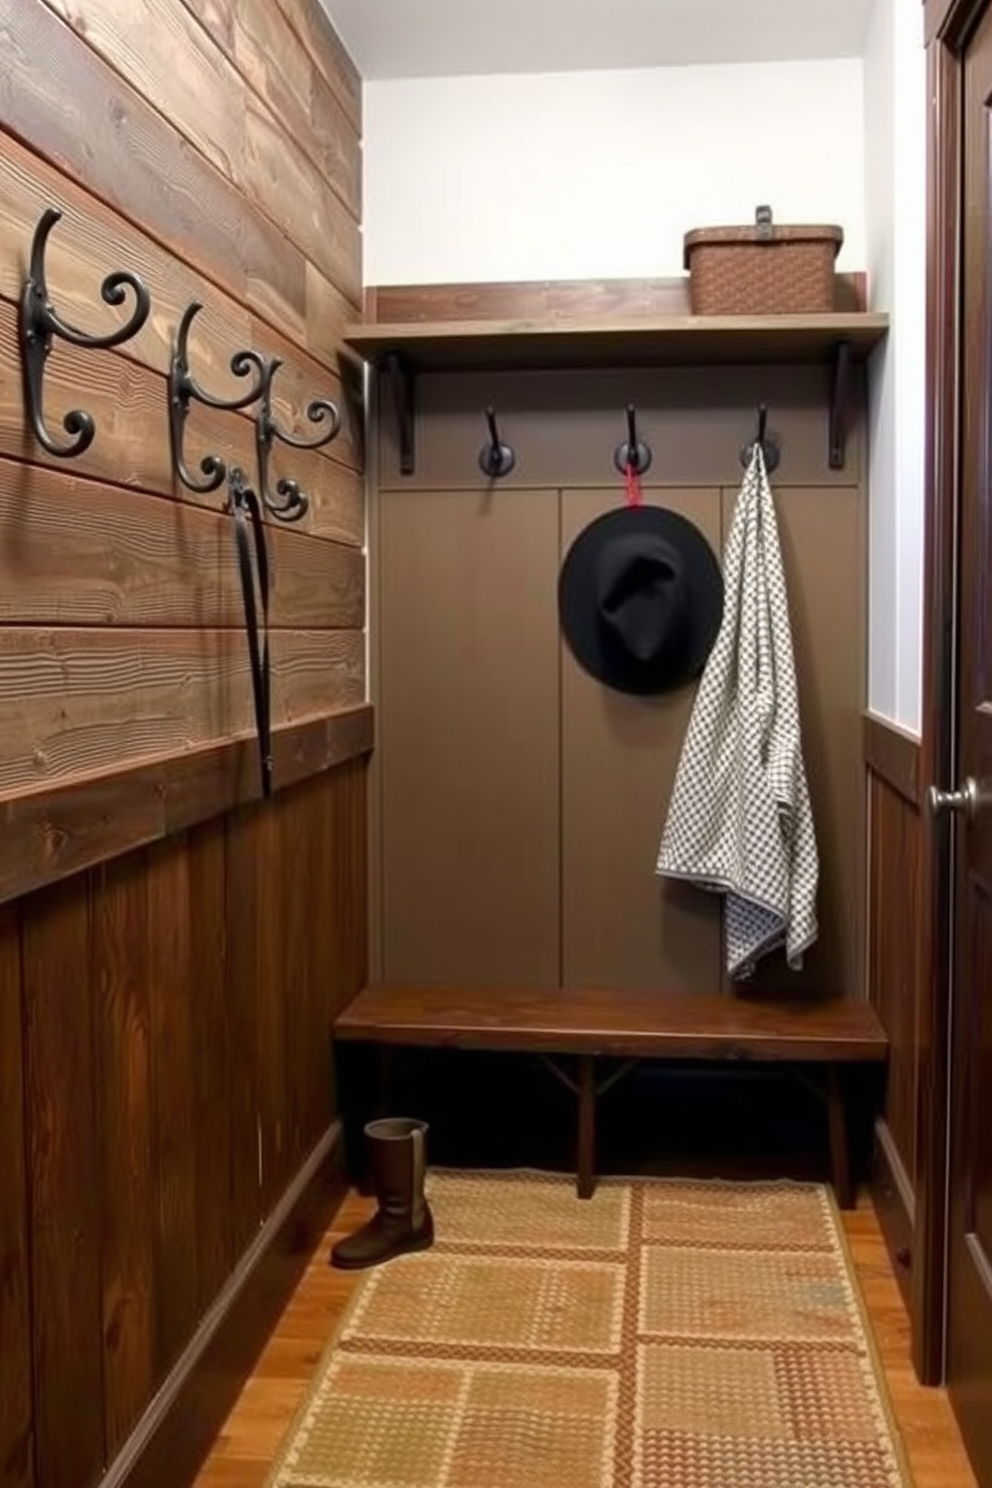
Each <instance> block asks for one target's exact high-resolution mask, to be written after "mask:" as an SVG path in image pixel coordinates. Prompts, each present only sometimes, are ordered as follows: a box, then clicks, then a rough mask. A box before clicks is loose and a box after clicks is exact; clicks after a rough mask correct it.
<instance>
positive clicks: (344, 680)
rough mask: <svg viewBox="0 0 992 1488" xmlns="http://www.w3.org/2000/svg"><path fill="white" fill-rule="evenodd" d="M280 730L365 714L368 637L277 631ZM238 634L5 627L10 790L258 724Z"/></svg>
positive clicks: (101, 769) (3, 688)
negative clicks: (341, 714)
mask: <svg viewBox="0 0 992 1488" xmlns="http://www.w3.org/2000/svg"><path fill="white" fill-rule="evenodd" d="M271 653H272V721H273V726H278V725H280V724H289V723H294V722H299V721H301V720H302V719H306V718H313V717H316V716H318V715H322V714H329V713H333V712H336V711H338V710H339V709H342V708H349V707H355V706H357V705H358V704H359V703H361V702H362V700H363V698H364V695H365V683H364V638H363V636H362V634H361V632H360V631H348V630H311V631H302V630H301V631H297V630H277V631H274V632H273V634H272V641H271ZM253 721H254V714H253V711H252V694H251V673H250V666H249V659H248V648H247V646H246V644H245V638H244V635H243V634H242V633H241V631H238V630H130V629H124V628H123V627H120V628H109V627H108V628H104V629H101V630H96V629H86V630H82V629H75V628H69V627H60V628H57V629H47V630H33V629H25V628H22V627H11V626H7V627H4V628H0V739H2V741H3V743H2V748H0V792H2V793H3V794H5V795H13V794H16V793H18V792H20V791H23V790H28V789H35V788H37V787H39V786H50V785H52V784H55V783H57V782H59V781H62V780H66V779H69V778H81V777H83V776H91V775H97V774H99V775H107V774H109V773H111V772H112V771H113V769H114V767H115V765H116V764H117V763H118V762H119V761H120V760H121V759H125V760H128V761H131V762H133V761H136V760H140V759H142V758H148V757H150V756H159V755H162V754H168V753H175V754H181V753H184V752H185V751H187V750H190V749H195V748H196V747H197V746H202V745H205V744H208V743H210V742H211V741H212V740H214V739H218V738H230V737H232V736H235V735H238V734H242V733H246V732H247V731H249V730H250V729H251V728H252V727H253Z"/></svg>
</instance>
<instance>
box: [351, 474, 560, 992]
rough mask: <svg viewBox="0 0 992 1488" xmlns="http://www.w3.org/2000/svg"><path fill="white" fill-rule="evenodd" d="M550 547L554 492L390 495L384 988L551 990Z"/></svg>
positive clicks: (555, 534) (385, 550)
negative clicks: (421, 984) (393, 984)
mask: <svg viewBox="0 0 992 1488" xmlns="http://www.w3.org/2000/svg"><path fill="white" fill-rule="evenodd" d="M558 548H559V497H558V493H557V491H529V490H501V491H500V492H498V493H497V494H495V495H494V496H493V497H491V498H490V497H486V496H485V495H480V494H478V493H474V492H469V491H411V492H406V491H403V492H400V491H397V492H391V493H389V494H388V495H387V496H385V497H384V499H383V502H382V506H381V510H380V513H379V536H378V556H379V564H380V579H381V583H380V604H379V612H378V641H377V645H378V653H379V657H380V675H379V698H380V704H381V707H380V718H381V721H382V729H383V732H382V735H381V738H380V746H381V749H382V757H383V761H384V765H383V770H382V776H381V781H382V801H381V823H382V826H381V831H382V859H381V862H382V865H383V869H384V872H383V882H382V900H383V906H384V910H383V915H382V924H381V927H380V929H381V955H382V965H383V968H384V972H385V975H386V976H387V977H390V978H395V979H397V980H401V981H408V980H409V981H427V982H441V983H444V982H455V983H465V982H468V983H470V984H486V983H492V984H500V985H509V986H526V985H529V984H530V985H535V986H555V985H557V983H558V978H559V973H560V931H559V899H560V894H559V822H560V816H559V801H558V789H559V784H558V780H559V776H558V758H559V724H558V693H559V643H558V620H557V608H556V601H555V593H554V586H553V584H551V585H549V584H548V582H547V580H548V575H549V574H552V575H553V574H554V572H555V569H556V567H557V562H558Z"/></svg>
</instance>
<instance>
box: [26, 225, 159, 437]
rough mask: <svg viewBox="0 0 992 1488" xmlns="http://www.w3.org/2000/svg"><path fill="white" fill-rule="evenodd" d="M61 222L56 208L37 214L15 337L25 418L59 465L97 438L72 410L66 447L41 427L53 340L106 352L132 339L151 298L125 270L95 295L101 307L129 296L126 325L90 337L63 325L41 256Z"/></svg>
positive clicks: (87, 418) (85, 417)
mask: <svg viewBox="0 0 992 1488" xmlns="http://www.w3.org/2000/svg"><path fill="white" fill-rule="evenodd" d="M61 217H62V213H61V212H60V211H59V210H58V208H57V207H48V208H46V210H45V211H44V212H43V213H42V215H41V218H40V219H39V221H38V225H37V227H36V228H35V230H34V237H33V239H32V241H31V258H30V262H29V266H28V277H27V278H26V279H25V281H24V285H23V288H22V290H21V303H20V316H19V321H18V334H19V340H20V346H21V361H22V365H23V369H24V393H25V400H26V403H27V410H28V418H29V419H30V422H31V429H32V432H33V434H34V437H35V439H37V441H38V443H39V444H40V445H41V446H42V448H43V449H45V450H47V451H48V453H49V454H50V455H56V456H57V457H58V458H59V459H60V460H67V459H71V458H72V457H73V456H75V455H81V454H82V453H83V452H84V450H87V449H89V447H90V445H91V444H92V443H93V436H94V435H95V433H96V424H95V423H94V421H93V415H92V414H90V413H87V412H86V411H85V410H84V409H82V408H72V409H70V410H69V412H68V413H67V414H66V415H65V417H64V418H63V420H62V426H63V428H64V429H65V432H66V433H67V434H69V435H70V436H73V437H72V440H71V443H69V444H57V443H56V442H55V440H54V439H53V438H52V436H51V435H50V434H49V432H48V430H47V429H46V427H45V414H44V382H45V362H46V361H47V359H48V355H49V352H50V351H51V349H52V338H53V337H54V336H60V337H61V338H62V340H63V341H68V342H70V343H71V344H72V345H73V346H80V347H83V348H84V349H86V350H93V351H98V350H99V351H106V350H108V349H109V348H110V347H112V346H120V345H121V344H122V343H123V342H125V341H129V340H130V339H131V337H132V336H136V335H137V334H138V332H139V331H140V330H141V327H142V326H143V325H144V323H145V321H146V320H147V319H148V312H149V310H150V309H151V299H150V296H149V294H148V290H147V289H146V288H145V286H144V284H143V283H142V282H141V280H140V279H139V278H138V276H137V274H132V273H131V272H130V270H129V269H121V270H118V271H117V272H116V273H113V274H108V275H107V277H106V278H105V279H104V281H103V283H102V284H101V286H100V296H101V298H102V300H103V302H104V304H106V305H123V304H124V302H125V301H126V299H127V292H128V290H130V291H131V293H132V294H133V295H134V301H135V304H134V312H133V314H132V316H131V318H130V320H129V321H127V323H126V324H125V325H122V326H118V327H117V329H116V330H115V331H111V332H110V333H109V334H108V335H106V336H91V335H89V334H88V333H87V332H86V331H80V330H78V329H77V327H75V326H71V325H69V324H67V322H66V321H64V320H62V319H61V317H60V316H59V315H57V314H56V312H55V308H54V306H53V305H52V302H51V300H50V298H49V294H48V284H47V282H46V278H45V252H46V249H47V247H48V239H49V235H50V234H51V231H52V228H53V227H54V226H55V224H56V222H58V221H59V220H60V219H61Z"/></svg>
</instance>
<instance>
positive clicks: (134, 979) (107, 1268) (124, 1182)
mask: <svg viewBox="0 0 992 1488" xmlns="http://www.w3.org/2000/svg"><path fill="white" fill-rule="evenodd" d="M144 869H145V860H144V855H143V854H142V853H137V854H134V855H133V856H131V857H128V858H123V859H119V860H117V861H116V862H113V863H110V864H108V865H107V866H106V867H103V868H100V869H97V870H96V871H95V872H94V873H93V875H92V927H91V937H92V988H93V994H94V997H95V1002H96V1050H97V1052H96V1061H95V1064H96V1071H97V1080H96V1084H97V1112H98V1130H99V1138H100V1154H101V1208H102V1214H101V1221H102V1224H101V1228H102V1236H103V1247H102V1282H103V1407H104V1423H105V1432H106V1441H107V1452H108V1455H110V1456H113V1454H114V1453H115V1452H116V1451H117V1449H118V1448H119V1447H120V1446H121V1445H122V1444H123V1442H124V1440H125V1439H126V1437H127V1435H128V1432H129V1431H130V1430H131V1428H132V1427H133V1425H134V1423H135V1421H136V1420H137V1419H138V1416H139V1415H140V1414H141V1411H142V1409H143V1408H144V1406H145V1403H146V1402H147V1399H148V1395H149V1393H150V1391H151V1388H152V1385H153V1383H154V1378H155V1371H154V1335H155V1248H154V1226H153V1207H154V1205H153V1199H154V1190H153V1184H152V1097H151V1067H150V1042H151V1029H150V1027H149V1005H148V894H147V885H146V880H145V873H144ZM81 991H82V993H83V996H85V995H86V989H85V988H82V989H81Z"/></svg>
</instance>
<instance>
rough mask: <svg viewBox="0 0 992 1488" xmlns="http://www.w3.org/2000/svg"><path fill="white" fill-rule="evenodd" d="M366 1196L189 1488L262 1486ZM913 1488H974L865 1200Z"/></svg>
mask: <svg viewBox="0 0 992 1488" xmlns="http://www.w3.org/2000/svg"><path fill="white" fill-rule="evenodd" d="M370 1209H371V1201H370V1200H367V1199H362V1198H359V1197H358V1196H357V1195H355V1194H350V1195H349V1196H348V1198H347V1199H346V1201H345V1203H344V1205H343V1206H342V1208H341V1209H340V1210H339V1212H338V1214H337V1216H336V1218H335V1220H334V1222H333V1224H332V1226H331V1228H330V1229H329V1230H328V1232H327V1234H326V1235H325V1237H324V1239H323V1240H322V1241H321V1243H320V1245H319V1246H318V1248H317V1250H316V1251H315V1253H314V1256H313V1258H312V1260H311V1262H310V1265H309V1266H308V1268H307V1272H306V1275H305V1276H304V1278H303V1280H302V1282H301V1283H300V1286H299V1288H298V1289H297V1291H296V1293H295V1295H294V1296H293V1298H292V1300H291V1301H290V1303H289V1305H288V1307H287V1308H286V1311H285V1312H284V1313H283V1316H282V1319H281V1321H280V1323H279V1326H278V1328H277V1329H276V1332H275V1333H274V1334H273V1336H272V1338H271V1339H270V1340H269V1343H268V1345H267V1346H266V1349H265V1351H264V1353H263V1354H262V1356H261V1358H260V1359H259V1361H258V1366H257V1368H256V1370H255V1373H254V1374H253V1375H252V1377H251V1379H250V1380H249V1381H248V1383H247V1384H246V1386H245V1388H244V1390H243V1392H242V1394H241V1397H240V1399H239V1400H238V1402H237V1404H236V1406H235V1407H234V1410H233V1411H232V1412H231V1415H230V1417H229V1418H228V1421H227V1424H226V1425H225V1427H224V1430H223V1431H222V1432H221V1435H220V1436H219V1437H218V1439H217V1442H216V1444H215V1446H214V1449H213V1451H212V1453H211V1455H210V1457H209V1459H208V1460H207V1462H206V1463H205V1464H204V1467H203V1470H202V1472H201V1474H200V1477H199V1479H198V1480H197V1485H196V1488H263V1484H264V1483H265V1479H266V1476H267V1474H268V1471H269V1467H270V1464H271V1462H272V1460H273V1458H274V1456H275V1454H276V1451H277V1450H278V1447H279V1443H280V1441H281V1439H282V1437H283V1434H284V1433H285V1431H286V1429H287V1427H288V1426H289V1424H290V1422H291V1420H292V1417H293V1415H294V1414H295V1412H296V1410H297V1408H298V1406H299V1405H300V1403H301V1401H302V1399H303V1395H304V1393H305V1391H306V1388H307V1385H308V1384H309V1382H310V1379H311V1378H312V1376H313V1373H314V1371H315V1369H316V1367H317V1364H318V1363H319V1361H320V1357H321V1355H322V1353H323V1351H324V1349H325V1347H326V1345H327V1342H328V1339H329V1338H330V1336H331V1333H332V1332H333V1330H334V1328H335V1327H336V1326H337V1323H338V1320H339V1318H340V1316H341V1312H342V1310H343V1308H344V1307H345V1305H346V1304H347V1301H348V1298H349V1297H350V1295H351V1292H352V1290H353V1288H354V1286H355V1282H356V1279H357V1278H356V1277H354V1276H349V1275H348V1274H347V1273H343V1272H339V1271H332V1270H331V1268H330V1266H329V1265H328V1264H327V1253H328V1249H329V1247H330V1246H331V1245H332V1244H333V1242H334V1241H335V1240H336V1239H337V1238H338V1237H339V1236H340V1235H341V1234H347V1233H348V1232H349V1231H351V1230H352V1229H354V1228H355V1226H356V1225H358V1224H360V1223H361V1222H362V1220H363V1219H364V1218H365V1217H366V1215H367V1214H368V1213H369V1212H370ZM844 1224H845V1229H846V1231H847V1235H848V1239H849V1241H850V1245H851V1250H852V1253H853V1256H854V1262H855V1267H856V1269H857V1273H858V1279H859V1281H860V1283H861V1288H862V1291H863V1293H864V1296H865V1301H866V1302H867V1305H868V1312H869V1314H870V1317H871V1321H872V1325H873V1328H874V1332H875V1339H876V1343H877V1345H878V1349H879V1353H880V1355H881V1358H882V1362H883V1364H884V1367H885V1373H886V1378H887V1379H888V1384H889V1393H890V1395H891V1398H892V1404H893V1407H894V1410H895V1415H896V1419H897V1421H898V1423H899V1428H900V1430H901V1431H902V1435H903V1440H904V1441H905V1444H906V1450H907V1454H908V1456H909V1461H910V1465H911V1467H912V1470H913V1474H914V1478H915V1488H975V1479H974V1477H973V1476H972V1473H971V1471H970V1468H969V1466H968V1461H967V1458H966V1456H965V1452H964V1448H963V1446H962V1444H961V1438H960V1436H959V1435H958V1430H957V1426H956V1424H955V1421H954V1416H953V1414H952V1412H951V1407H950V1404H949V1402H948V1399H947V1395H946V1393H945V1392H944V1391H943V1390H925V1389H924V1388H923V1387H922V1386H921V1385H919V1384H917V1382H916V1378H915V1376H914V1374H913V1367H912V1364H911V1363H910V1357H909V1319H908V1318H907V1316H906V1310H905V1308H904V1306H903V1303H902V1298H901V1297H900V1295H899V1289H898V1287H897V1285H896V1282H895V1278H894V1277H893V1275H892V1271H891V1269H890V1266H889V1261H888V1256H887V1254H886V1250H885V1245H884V1242H883V1240H882V1235H881V1231H880V1230H879V1227H878V1220H877V1218H876V1215H875V1211H874V1209H873V1208H872V1205H871V1203H870V1201H869V1200H868V1199H867V1198H863V1199H862V1200H861V1202H860V1203H859V1205H858V1208H857V1209H856V1210H854V1211H852V1212H851V1213H848V1214H846V1215H845V1216H844Z"/></svg>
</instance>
